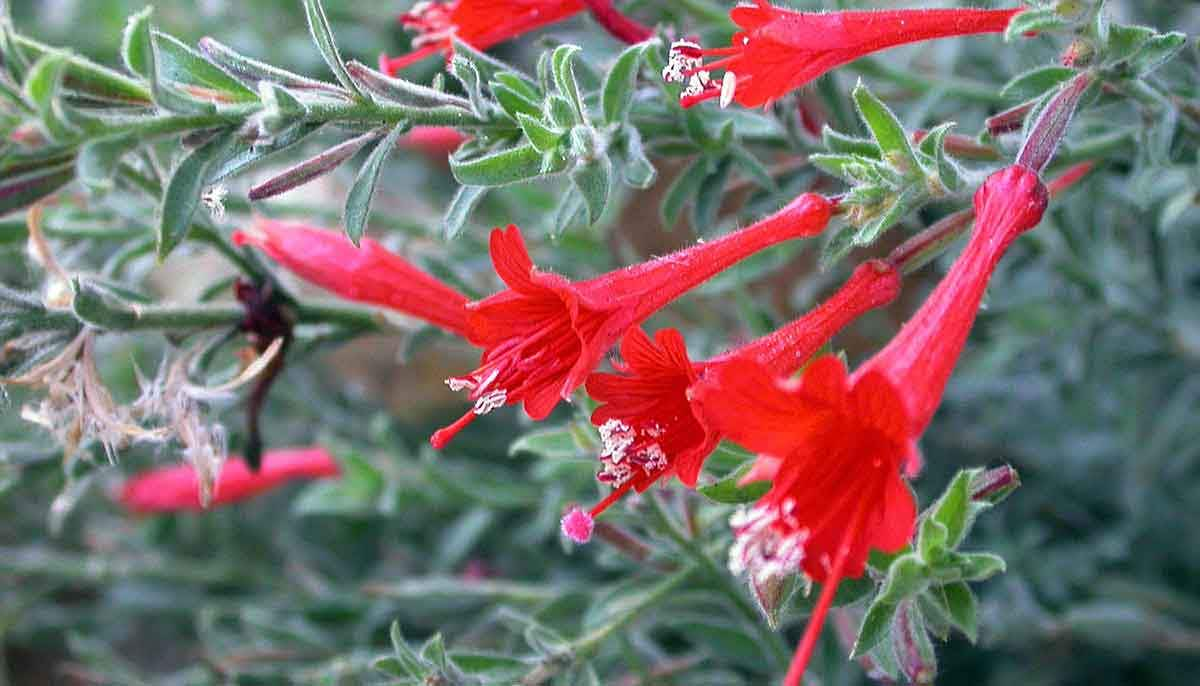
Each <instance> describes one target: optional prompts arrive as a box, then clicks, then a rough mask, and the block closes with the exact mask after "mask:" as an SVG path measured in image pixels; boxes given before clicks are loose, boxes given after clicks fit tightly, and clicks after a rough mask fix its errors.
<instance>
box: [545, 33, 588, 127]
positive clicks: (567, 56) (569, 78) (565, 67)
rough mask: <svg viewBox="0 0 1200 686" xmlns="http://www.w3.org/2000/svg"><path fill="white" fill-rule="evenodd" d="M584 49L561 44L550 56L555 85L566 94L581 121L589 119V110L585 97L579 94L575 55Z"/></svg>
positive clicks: (561, 92)
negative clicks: (584, 100)
mask: <svg viewBox="0 0 1200 686" xmlns="http://www.w3.org/2000/svg"><path fill="white" fill-rule="evenodd" d="M581 50H582V48H580V47H579V46H578V45H570V44H566V45H560V46H558V47H557V48H555V49H554V52H553V53H552V54H551V56H550V65H551V68H552V69H553V74H554V85H555V87H556V88H557V89H558V92H559V93H560V94H562V95H563V96H565V97H566V98H567V100H569V101H570V102H571V105H572V106H573V107H574V108H575V114H576V115H577V116H578V117H579V121H580V122H585V121H587V110H586V108H585V107H584V104H583V98H582V96H580V94H579V82H578V81H577V80H576V79H575V57H576V56H577V55H578V54H579V52H580V51H581Z"/></svg>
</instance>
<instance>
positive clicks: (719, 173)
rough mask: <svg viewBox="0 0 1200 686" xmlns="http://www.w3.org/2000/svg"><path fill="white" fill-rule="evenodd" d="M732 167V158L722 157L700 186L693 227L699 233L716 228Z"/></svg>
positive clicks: (693, 205) (693, 215) (693, 211)
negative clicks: (718, 213)
mask: <svg viewBox="0 0 1200 686" xmlns="http://www.w3.org/2000/svg"><path fill="white" fill-rule="evenodd" d="M731 166H732V158H730V157H729V156H725V157H722V158H721V161H720V162H718V163H717V166H716V168H715V169H713V171H712V173H711V174H709V175H708V176H707V177H705V178H704V181H703V182H702V183H701V184H700V189H699V190H698V191H697V192H696V202H694V203H692V226H693V227H694V228H695V229H696V230H697V231H700V232H702V233H708V232H710V231H712V229H713V228H714V227H715V226H716V223H717V212H718V211H720V209H721V201H722V200H723V199H724V198H725V183H726V181H728V180H729V169H730V167H731Z"/></svg>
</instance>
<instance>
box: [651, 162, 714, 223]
mask: <svg viewBox="0 0 1200 686" xmlns="http://www.w3.org/2000/svg"><path fill="white" fill-rule="evenodd" d="M708 174H709V160H708V158H706V157H703V156H701V157H698V158H696V160H695V161H694V162H692V163H691V165H689V166H688V167H687V169H684V170H683V171H682V172H680V174H679V176H677V177H675V180H674V181H673V182H672V183H671V187H670V188H668V189H667V192H666V194H665V195H664V196H663V201H662V206H661V207H660V208H659V217H660V218H661V219H662V223H663V228H664V229H666V230H667V231H670V230H672V229H674V228H675V224H676V223H677V222H678V221H679V215H680V214H681V213H682V212H683V208H684V206H685V205H687V204H688V203H689V202H691V201H692V200H694V199H695V197H696V193H698V192H699V191H700V186H701V185H702V184H703V183H704V179H706V178H708Z"/></svg>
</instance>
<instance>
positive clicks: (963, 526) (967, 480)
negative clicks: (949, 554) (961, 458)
mask: <svg viewBox="0 0 1200 686" xmlns="http://www.w3.org/2000/svg"><path fill="white" fill-rule="evenodd" d="M978 473H979V470H977V469H962V470H959V472H958V474H956V475H955V476H954V480H953V481H951V482H950V485H949V486H947V487H946V491H945V492H944V493H943V494H942V497H940V498H938V500H937V502H936V503H934V504H933V507H932V508H930V512H929V514H928V515H927V518H928V519H930V520H932V521H936V522H937V523H938V524H941V525H942V526H943V527H945V530H946V545H947V546H948V547H950V548H957V547H958V545H959V544H960V543H962V540H963V538H964V537H965V536H966V534H967V530H968V528H969V527H970V523H971V518H972V516H973V512H972V508H971V481H972V480H973V479H974V478H975V476H976V475H977V474H978Z"/></svg>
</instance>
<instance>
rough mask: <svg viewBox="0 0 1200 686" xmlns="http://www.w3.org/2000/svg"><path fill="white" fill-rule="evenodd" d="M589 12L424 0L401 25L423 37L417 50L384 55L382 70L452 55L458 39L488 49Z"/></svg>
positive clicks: (578, 6)
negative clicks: (392, 55)
mask: <svg viewBox="0 0 1200 686" xmlns="http://www.w3.org/2000/svg"><path fill="white" fill-rule="evenodd" d="M583 9H584V3H583V0H448V1H446V2H436V1H435V2H429V1H427V0H422V2H418V3H417V4H415V5H413V6H412V9H410V10H409V11H408V12H406V13H405V14H402V15H400V24H401V25H402V26H404V28H406V29H410V30H412V31H415V32H416V33H417V36H416V37H415V38H414V39H413V42H412V43H413V51H412V52H410V53H408V54H407V55H401V56H399V57H392V58H389V57H388V56H387V55H380V57H379V69H380V71H383V72H384V73H386V74H390V75H395V74H396V72H398V71H400V70H401V69H403V68H405V67H407V66H409V65H410V64H414V63H416V62H418V61H420V60H422V59H425V58H426V57H428V56H430V55H432V54H434V53H435V52H442V53H444V54H445V55H447V56H450V55H451V54H453V51H454V47H453V43H452V40H453V39H454V38H458V39H459V40H461V41H462V42H464V43H466V44H468V45H470V46H471V47H474V48H476V49H479V50H487V49H488V48H490V47H492V46H493V45H496V44H497V43H503V42H504V41H506V40H509V39H512V38H516V37H517V36H519V35H521V34H523V33H528V32H530V31H533V30H535V29H539V28H541V27H543V26H545V25H547V24H553V23H555V22H558V21H562V20H563V19H566V18H567V17H570V16H571V15H573V14H576V13H577V12H580V11H582V10H583Z"/></svg>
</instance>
